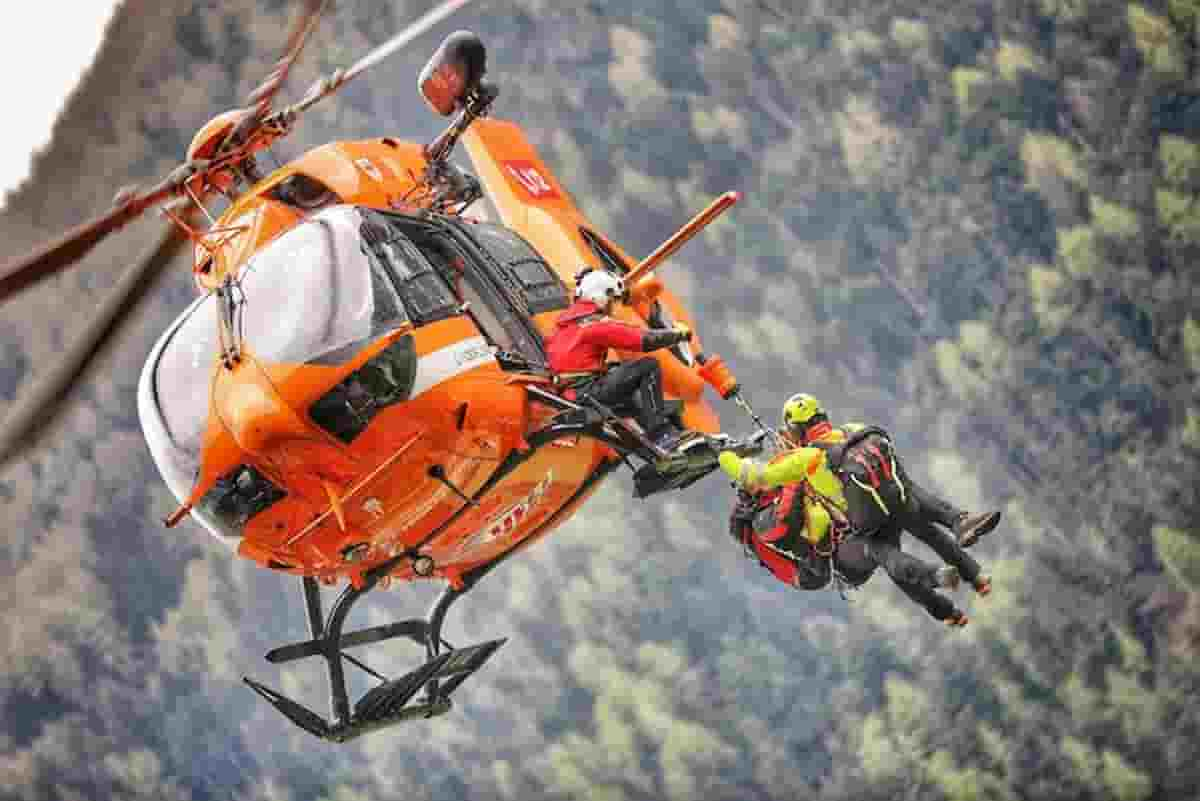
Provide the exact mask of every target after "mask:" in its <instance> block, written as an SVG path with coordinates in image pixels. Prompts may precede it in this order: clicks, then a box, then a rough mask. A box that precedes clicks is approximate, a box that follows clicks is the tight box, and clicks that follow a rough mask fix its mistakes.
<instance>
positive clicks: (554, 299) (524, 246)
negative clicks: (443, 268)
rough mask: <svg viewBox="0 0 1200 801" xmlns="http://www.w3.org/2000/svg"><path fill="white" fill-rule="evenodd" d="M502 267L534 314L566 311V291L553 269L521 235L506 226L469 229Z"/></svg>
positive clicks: (486, 224) (511, 283)
mask: <svg viewBox="0 0 1200 801" xmlns="http://www.w3.org/2000/svg"><path fill="white" fill-rule="evenodd" d="M467 230H468V231H469V233H470V234H471V236H472V237H473V238H474V239H475V241H476V242H477V243H478V244H479V245H480V246H481V247H482V248H483V250H484V251H485V252H487V254H488V255H489V256H490V257H491V258H492V259H493V260H495V261H496V263H497V264H499V266H500V269H501V271H502V273H503V274H504V276H505V278H506V279H507V280H508V282H509V284H510V285H512V286H513V287H514V288H515V289H516V290H517V291H518V292H519V293H520V295H521V296H522V298H523V299H524V300H525V303H526V304H527V305H528V307H529V311H530V312H531V313H533V314H541V313H542V312H547V311H554V310H555V309H565V308H566V307H567V306H568V305H570V304H569V303H568V298H567V290H566V287H564V286H563V284H562V281H560V280H559V278H558V275H557V274H556V273H555V272H554V271H553V270H552V269H550V265H548V264H546V262H545V261H543V260H542V257H541V256H539V255H538V252H537V251H536V250H534V249H533V246H532V245H530V244H529V243H528V242H526V241H525V240H524V239H523V238H522V237H521V236H520V235H519V234H518V233H516V232H515V231H512V230H510V229H508V228H504V227H503V226H499V225H493V224H490V223H480V224H477V225H473V226H471V227H470V228H469V229H467Z"/></svg>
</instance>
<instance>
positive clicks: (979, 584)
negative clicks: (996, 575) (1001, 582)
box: [971, 573, 992, 597]
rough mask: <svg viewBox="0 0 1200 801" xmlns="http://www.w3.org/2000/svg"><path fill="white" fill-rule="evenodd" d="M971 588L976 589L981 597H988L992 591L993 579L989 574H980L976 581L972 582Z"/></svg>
mask: <svg viewBox="0 0 1200 801" xmlns="http://www.w3.org/2000/svg"><path fill="white" fill-rule="evenodd" d="M971 586H973V587H974V588H975V592H976V593H978V595H979V596H980V597H983V596H986V595H987V594H988V593H990V592H991V591H992V577H991V576H989V575H988V574H987V573H980V574H979V575H978V576H976V577H975V580H974V581H972V582H971Z"/></svg>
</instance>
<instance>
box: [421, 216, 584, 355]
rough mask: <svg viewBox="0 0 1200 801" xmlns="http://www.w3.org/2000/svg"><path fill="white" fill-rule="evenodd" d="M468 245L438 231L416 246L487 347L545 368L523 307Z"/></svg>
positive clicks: (503, 279) (507, 283)
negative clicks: (446, 284) (443, 278)
mask: <svg viewBox="0 0 1200 801" xmlns="http://www.w3.org/2000/svg"><path fill="white" fill-rule="evenodd" d="M471 244H472V243H469V242H464V241H462V240H461V239H460V238H458V237H451V236H449V235H448V234H446V233H443V232H440V231H439V232H425V234H424V235H423V236H422V237H421V238H420V239H419V240H418V245H419V247H420V248H421V250H422V251H423V252H424V253H425V254H426V255H427V256H428V257H429V259H430V261H431V262H433V263H434V264H435V266H436V267H437V269H438V271H439V272H440V273H442V275H444V276H446V277H447V280H448V282H449V283H450V284H451V285H452V286H453V287H454V291H455V292H456V293H457V294H458V296H459V298H460V299H461V301H462V302H463V303H465V304H466V305H467V313H468V314H470V316H471V318H472V319H473V320H474V321H475V324H476V326H478V327H479V330H480V331H482V332H483V335H484V337H485V338H486V339H487V340H488V343H489V344H491V345H494V346H495V347H497V348H499V349H500V350H502V351H506V352H509V353H516V354H519V355H521V356H523V357H524V358H525V359H526V360H527V361H529V362H531V363H533V364H545V363H546V351H545V349H544V348H543V346H542V338H541V335H540V334H538V332H537V329H535V328H534V327H533V324H532V322H531V321H530V319H529V317H530V314H531V313H534V312H533V310H532V309H530V308H529V305H528V301H527V300H526V299H525V298H524V297H522V296H521V295H520V294H518V292H517V291H516V289H515V287H513V286H512V285H511V283H510V281H509V280H508V279H507V276H505V275H503V274H501V273H500V272H499V271H498V270H497V269H496V268H495V266H494V264H493V263H492V262H491V261H489V260H485V258H484V257H483V256H482V254H480V253H479V252H478V251H477V249H476V248H474V247H471V246H470V245H471ZM564 305H565V304H564Z"/></svg>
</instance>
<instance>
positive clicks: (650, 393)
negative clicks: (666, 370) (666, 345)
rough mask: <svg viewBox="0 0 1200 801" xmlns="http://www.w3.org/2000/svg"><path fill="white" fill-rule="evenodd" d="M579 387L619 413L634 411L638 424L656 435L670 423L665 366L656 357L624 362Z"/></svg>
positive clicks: (582, 391) (650, 433) (577, 390)
mask: <svg viewBox="0 0 1200 801" xmlns="http://www.w3.org/2000/svg"><path fill="white" fill-rule="evenodd" d="M575 391H576V392H579V393H583V394H586V395H589V396H591V397H592V398H594V399H595V400H597V401H599V402H600V403H602V404H603V405H605V406H607V407H608V408H609V409H611V410H612V411H613V412H614V413H616V414H629V413H631V412H632V413H633V415H634V417H636V419H637V421H638V425H640V426H641V427H642V430H643V431H645V432H646V434H648V435H650V436H652V437H653V436H654V435H656V434H657V433H658V432H659V431H660V430H661V429H662V428H663V426H665V425H668V421H667V418H666V403H665V402H664V401H663V391H662V368H661V367H660V366H659V364H658V361H657V360H655V359H651V358H642V359H634V360H633V361H628V362H622V363H621V364H618V365H617V366H616V367H613V368H612V369H610V370H609V371H608V372H607V373H605V374H604V375H602V376H600V377H599V378H596V379H593V380H591V381H589V382H587V383H586V384H577V385H576V387H575Z"/></svg>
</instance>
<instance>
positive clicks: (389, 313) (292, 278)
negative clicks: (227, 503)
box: [138, 206, 459, 537]
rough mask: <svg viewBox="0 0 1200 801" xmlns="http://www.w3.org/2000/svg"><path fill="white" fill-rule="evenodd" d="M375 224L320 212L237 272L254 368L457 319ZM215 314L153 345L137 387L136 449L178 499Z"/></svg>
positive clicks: (202, 422)
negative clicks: (141, 445) (140, 441)
mask: <svg viewBox="0 0 1200 801" xmlns="http://www.w3.org/2000/svg"><path fill="white" fill-rule="evenodd" d="M375 216H376V215H375V214H374V213H373V212H370V211H369V210H359V209H356V208H354V207H351V206H334V207H330V208H328V209H325V210H323V211H320V212H318V213H316V214H314V215H313V216H312V217H310V218H308V219H307V220H306V221H305V222H303V223H302V224H300V225H298V226H296V227H295V228H294V229H292V230H291V231H288V232H286V233H284V234H283V235H282V236H280V237H279V238H278V239H276V240H275V241H274V242H272V243H270V244H269V245H266V246H264V247H263V248H262V249H261V250H260V251H259V252H258V253H257V254H255V256H254V257H253V258H252V259H251V260H250V261H249V262H248V263H247V264H246V266H245V267H244V268H243V270H242V272H241V274H240V275H239V281H240V285H241V289H242V294H243V295H244V298H245V307H244V309H243V311H242V315H241V319H242V321H243V333H244V341H245V344H246V348H247V349H248V350H249V351H250V352H251V353H253V354H254V356H255V357H256V358H257V359H259V360H260V361H263V362H268V363H293V364H297V363H323V364H337V363H340V362H343V361H346V360H348V359H350V358H352V357H353V356H355V355H357V354H358V353H359V352H361V349H362V347H363V346H364V345H366V344H367V343H368V342H370V341H372V340H374V339H377V338H378V337H380V336H383V335H384V334H386V333H388V332H390V331H394V330H395V329H397V328H399V327H400V326H401V325H403V324H405V323H407V322H412V323H414V324H416V325H422V324H425V323H428V322H431V321H433V320H438V319H443V318H445V317H450V316H453V315H455V314H457V313H458V307H459V304H458V302H457V301H456V300H455V297H454V295H453V293H452V292H451V291H450V289H449V287H448V286H447V285H446V284H445V282H444V281H443V280H442V278H441V277H440V276H438V275H437V274H436V273H435V272H434V269H433V267H432V266H431V265H430V263H429V261H428V260H427V259H426V258H425V256H424V255H423V254H422V252H421V251H420V250H419V249H417V248H416V246H414V245H413V244H412V242H410V241H408V240H407V239H405V238H404V237H403V236H401V235H399V234H398V233H397V232H396V231H394V230H389V231H388V232H387V236H380V235H379V233H380V232H379V231H378V230H377V228H378V224H377V222H375V221H373V219H374V217H375ZM216 306H217V301H216V298H215V296H213V295H209V296H206V297H204V298H201V299H199V300H197V301H196V302H195V303H193V304H192V305H191V306H190V307H189V308H188V309H187V311H186V312H184V314H183V315H181V316H180V318H179V319H178V320H177V321H176V323H175V324H174V325H173V326H172V327H171V328H170V329H169V330H168V331H167V332H166V333H165V334H164V335H163V337H162V338H161V339H160V340H159V342H158V344H157V345H156V346H155V349H154V351H153V352H152V353H151V356H150V359H149V361H148V362H147V364H146V368H145V370H144V371H143V373H142V380H141V383H140V386H139V389H138V412H139V416H140V417H141V422H142V428H143V430H144V431H145V434H146V440H147V442H148V444H149V445H150V450H151V452H152V453H153V455H154V458H155V461H156V462H157V464H158V466H159V470H160V471H161V472H162V474H163V478H164V479H165V480H166V482H167V484H168V486H170V488H171V490H172V491H173V492H174V493H175V495H176V496H177V497H179V498H181V499H182V498H184V497H186V496H187V495H188V494H190V492H191V486H192V482H193V481H194V478H195V474H196V470H197V468H198V466H199V459H200V447H201V440H202V437H203V435H204V431H205V427H206V426H207V424H208V414H209V397H210V394H211V388H210V387H211V382H212V371H213V369H214V366H215V364H216V358H217V353H218V350H219V345H218V341H217V336H218V335H217V311H216ZM205 522H206V523H207V522H208V521H205ZM210 528H212V526H210ZM214 533H218V534H219V535H221V536H226V537H227V536H228V535H229V533H228V532H217V531H214Z"/></svg>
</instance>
